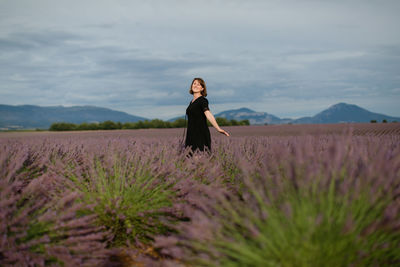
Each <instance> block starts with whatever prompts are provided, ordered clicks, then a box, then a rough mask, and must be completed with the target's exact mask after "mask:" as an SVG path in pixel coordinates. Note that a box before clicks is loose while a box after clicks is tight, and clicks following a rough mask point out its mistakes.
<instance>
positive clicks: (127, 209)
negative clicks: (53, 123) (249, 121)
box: [0, 132, 400, 266]
mask: <svg viewBox="0 0 400 267" xmlns="http://www.w3.org/2000/svg"><path fill="white" fill-rule="evenodd" d="M149 136H150V137H138V136H130V135H129V134H128V133H127V132H124V134H119V132H115V133H113V134H110V133H107V134H105V133H104V134H103V133H95V134H93V133H80V134H77V133H74V134H70V135H65V134H57V133H54V134H52V135H43V136H39V135H38V136H32V137H31V138H29V139H28V138H20V137H19V138H0V233H1V239H0V265H2V266H3V265H4V266H35V265H37V266H45V265H54V266H59V265H64V266H70V265H77V266H94V265H98V264H100V265H101V264H103V265H109V266H112V265H116V266H117V265H118V264H123V261H126V259H127V258H128V259H129V261H131V262H136V261H140V262H141V263H142V264H144V265H145V266H157V265H159V266H179V264H186V263H189V264H194V265H196V266H197V265H205V266H212V265H214V266H224V265H230V266H268V265H271V266H273V265H280V264H283V265H285V264H286V265H293V262H297V263H299V265H301V264H303V265H304V264H306V263H307V262H308V263H310V262H312V263H313V264H316V265H321V264H325V265H327V266H329V265H332V266H333V265H335V266H338V265H351V264H355V265H374V264H375V265H390V264H394V263H398V262H399V260H400V259H399V257H398V255H400V254H396V251H399V240H400V216H399V209H400V202H399V196H400V136H399V135H397V134H393V135H392V134H385V135H381V136H370V135H362V136H359V135H354V134H351V133H348V134H343V133H342V134H336V133H335V134H314V135H294V136H291V135H285V134H283V135H282V136H264V137H262V136H253V137H231V138H229V139H227V138H222V137H220V136H218V137H216V138H213V144H212V147H213V151H212V153H211V155H208V154H203V153H195V154H194V155H193V156H191V157H189V151H188V150H185V151H183V152H179V148H178V144H179V141H178V138H175V137H164V138H157V137H154V136H152V135H151V133H149ZM147 246H150V247H152V248H154V249H155V250H153V251H155V253H153V254H146V253H141V252H140V251H142V250H143V249H142V248H143V247H147ZM116 258H117V259H116ZM310 259H313V260H310Z"/></svg>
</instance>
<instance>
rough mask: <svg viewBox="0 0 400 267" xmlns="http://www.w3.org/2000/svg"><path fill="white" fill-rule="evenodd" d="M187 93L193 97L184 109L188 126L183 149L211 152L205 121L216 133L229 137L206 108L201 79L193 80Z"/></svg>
mask: <svg viewBox="0 0 400 267" xmlns="http://www.w3.org/2000/svg"><path fill="white" fill-rule="evenodd" d="M189 93H190V94H192V95H193V100H192V101H190V104H189V106H188V107H187V109H186V114H187V116H188V126H187V133H186V141H185V147H191V149H192V151H195V150H197V149H198V150H200V151H204V150H208V151H209V152H210V151H211V136H210V130H209V129H208V125H207V119H208V120H209V121H210V123H211V124H212V126H214V128H215V129H217V131H218V132H220V133H222V134H224V135H226V136H229V133H227V132H226V131H224V130H222V129H221V128H220V127H219V126H218V123H217V121H216V120H215V118H214V116H213V114H212V113H211V112H210V110H209V108H208V100H207V99H206V98H205V97H206V96H207V87H206V83H205V82H204V80H203V79H201V78H194V79H193V81H192V84H191V86H190V90H189Z"/></svg>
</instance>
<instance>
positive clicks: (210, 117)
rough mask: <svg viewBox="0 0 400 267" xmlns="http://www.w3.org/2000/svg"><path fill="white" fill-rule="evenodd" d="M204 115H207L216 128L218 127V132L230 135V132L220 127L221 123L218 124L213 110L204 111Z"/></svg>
mask: <svg viewBox="0 0 400 267" xmlns="http://www.w3.org/2000/svg"><path fill="white" fill-rule="evenodd" d="M204 115H206V117H207V119H208V121H209V122H210V123H211V125H212V126H214V128H215V129H217V131H218V132H220V133H222V134H224V135H226V136H229V133H228V132H226V131H224V130H222V129H221V128H220V127H219V125H218V123H217V121H216V120H215V118H214V115H213V114H212V113H211V111H209V110H206V111H204Z"/></svg>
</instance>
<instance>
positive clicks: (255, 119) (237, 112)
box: [215, 108, 291, 124]
mask: <svg viewBox="0 0 400 267" xmlns="http://www.w3.org/2000/svg"><path fill="white" fill-rule="evenodd" d="M215 117H222V118H226V119H228V120H237V121H240V120H249V121H250V124H266V123H267V124H282V123H286V122H288V120H289V121H290V120H291V119H280V118H278V117H277V116H275V115H272V114H268V113H266V112H256V111H254V110H251V109H248V108H240V109H232V110H226V111H222V112H220V113H218V114H215Z"/></svg>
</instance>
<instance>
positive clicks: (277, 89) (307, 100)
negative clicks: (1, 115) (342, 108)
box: [0, 0, 400, 119]
mask: <svg viewBox="0 0 400 267" xmlns="http://www.w3.org/2000/svg"><path fill="white" fill-rule="evenodd" d="M399 14H400V1H398V0H385V1H382V0H376V1H374V0H337V1H326V0H320V1H318V0H280V1H279V0H264V1H261V0H260V1H257V0H249V1H239V0H219V1H217V0H214V1H211V0H197V1H190V0H186V1H184V0H163V1H162V0H161V1H154V0H146V1H132V0H131V1H122V0H118V1H116V0H112V1H111V0H110V1H101V0H93V1H89V0H84V1H82V0H79V1H76V0H68V1H67V0H65V1H62V0H59V1H54V0H18V1H16V0H0V104H8V105H22V104H32V105H41V106H56V105H64V106H72V105H95V106H101V107H107V108H112V109H115V110H119V111H125V112H128V113H130V114H133V115H138V116H143V117H146V118H151V119H152V118H160V119H169V118H172V117H175V116H179V115H183V114H184V112H185V109H186V106H187V105H188V103H189V101H190V100H191V95H189V93H188V89H189V86H190V83H191V81H192V79H193V78H194V77H202V78H204V79H205V81H206V83H207V87H208V93H209V94H208V97H207V98H208V99H209V102H210V109H211V111H212V112H214V114H215V113H218V112H220V111H223V110H227V109H236V108H241V107H247V108H250V109H253V110H256V111H263V112H268V113H271V114H274V115H276V116H279V117H281V118H284V117H291V118H297V117H302V116H310V115H314V114H316V113H317V112H319V111H321V110H323V109H325V108H327V107H329V106H330V105H333V104H336V103H338V102H346V103H351V104H357V105H359V106H361V107H364V108H367V109H369V110H371V111H374V112H379V113H384V114H387V115H392V116H400V105H399V103H400V71H399V70H400V30H399V27H400V16H399Z"/></svg>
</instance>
